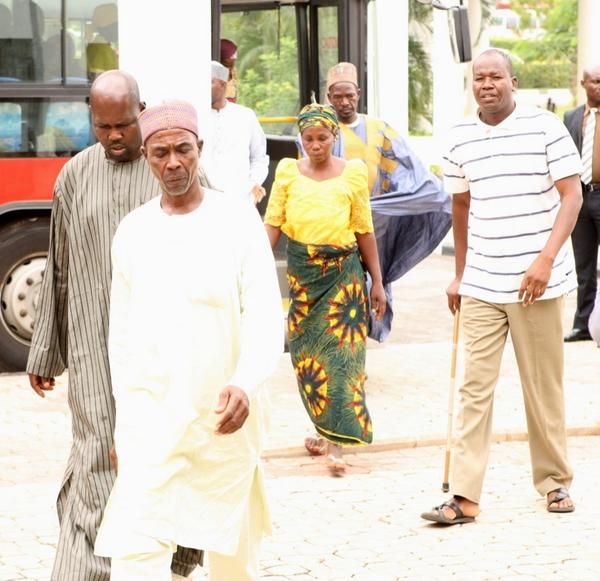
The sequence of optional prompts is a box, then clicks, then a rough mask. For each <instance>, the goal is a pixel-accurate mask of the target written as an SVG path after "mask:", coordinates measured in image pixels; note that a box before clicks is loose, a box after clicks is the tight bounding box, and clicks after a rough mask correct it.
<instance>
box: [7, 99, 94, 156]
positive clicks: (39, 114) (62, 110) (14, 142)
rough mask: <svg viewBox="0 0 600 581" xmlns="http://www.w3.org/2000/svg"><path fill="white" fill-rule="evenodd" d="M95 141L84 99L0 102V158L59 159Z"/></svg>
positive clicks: (12, 100)
mask: <svg viewBox="0 0 600 581" xmlns="http://www.w3.org/2000/svg"><path fill="white" fill-rule="evenodd" d="M93 142H94V139H93V135H92V131H91V123H90V113H89V108H88V105H87V103H86V100H85V98H83V97H82V98H80V99H79V100H77V99H71V100H69V101H65V100H55V99H43V98H23V99H16V98H11V100H10V101H8V100H6V101H4V100H0V157H23V155H24V154H27V157H62V156H70V155H74V154H75V153H77V152H78V151H81V150H82V149H84V148H86V147H87V146H88V145H91V144H92V143H93Z"/></svg>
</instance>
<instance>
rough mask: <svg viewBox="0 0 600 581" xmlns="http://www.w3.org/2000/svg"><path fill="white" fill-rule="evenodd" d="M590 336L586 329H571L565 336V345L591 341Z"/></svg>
mask: <svg viewBox="0 0 600 581" xmlns="http://www.w3.org/2000/svg"><path fill="white" fill-rule="evenodd" d="M591 340H592V336H591V335H590V333H589V331H587V330H586V329H573V330H572V331H571V332H570V333H569V334H568V335H566V336H565V343H573V342H574V341H591Z"/></svg>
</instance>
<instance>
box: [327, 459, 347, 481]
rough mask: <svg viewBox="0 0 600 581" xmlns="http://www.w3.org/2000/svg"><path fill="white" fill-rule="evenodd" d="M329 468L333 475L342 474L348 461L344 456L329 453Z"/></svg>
mask: <svg viewBox="0 0 600 581" xmlns="http://www.w3.org/2000/svg"><path fill="white" fill-rule="evenodd" d="M327 468H329V472H330V473H331V475H332V476H342V475H343V474H344V473H345V472H346V462H345V461H344V459H343V458H339V457H336V456H334V455H333V454H329V455H328V456H327Z"/></svg>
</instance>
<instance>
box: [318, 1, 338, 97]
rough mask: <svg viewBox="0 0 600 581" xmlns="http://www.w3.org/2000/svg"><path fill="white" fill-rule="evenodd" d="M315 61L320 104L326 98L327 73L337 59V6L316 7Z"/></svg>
mask: <svg viewBox="0 0 600 581" xmlns="http://www.w3.org/2000/svg"><path fill="white" fill-rule="evenodd" d="M317 36H318V38H317V44H316V45H317V47H318V54H317V55H316V56H317V59H318V62H319V95H317V99H318V100H319V102H320V103H324V102H325V98H326V96H327V71H328V70H329V69H330V68H331V67H333V66H334V65H336V64H337V63H338V62H339V61H340V59H339V39H338V9H337V6H318V7H317Z"/></svg>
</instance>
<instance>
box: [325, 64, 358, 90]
mask: <svg viewBox="0 0 600 581" xmlns="http://www.w3.org/2000/svg"><path fill="white" fill-rule="evenodd" d="M336 83H354V84H355V85H356V86H357V87H358V75H357V73H356V67H355V66H354V65H353V64H352V63H338V64H337V65H334V66H333V67H331V68H330V69H329V71H328V72H327V90H329V88H330V87H331V85H335V84H336Z"/></svg>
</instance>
